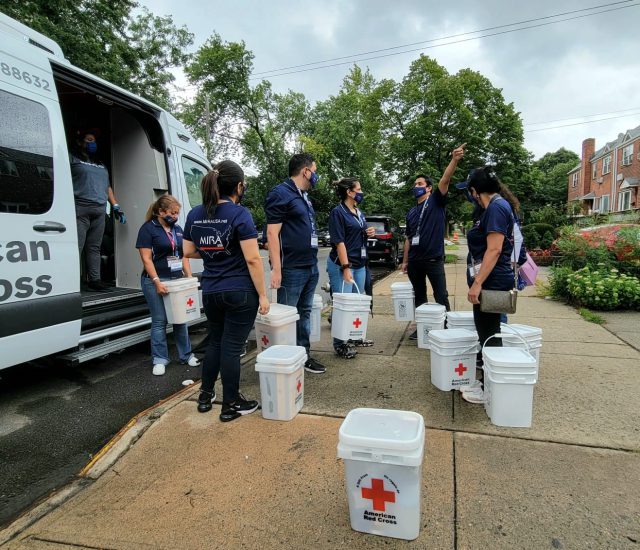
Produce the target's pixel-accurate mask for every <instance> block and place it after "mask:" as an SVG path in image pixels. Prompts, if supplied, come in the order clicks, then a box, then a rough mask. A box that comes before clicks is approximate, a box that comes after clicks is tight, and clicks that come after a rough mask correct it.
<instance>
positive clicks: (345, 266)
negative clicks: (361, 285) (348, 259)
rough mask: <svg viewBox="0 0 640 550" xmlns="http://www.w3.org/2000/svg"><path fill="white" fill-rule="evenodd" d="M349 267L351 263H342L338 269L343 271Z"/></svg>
mask: <svg viewBox="0 0 640 550" xmlns="http://www.w3.org/2000/svg"><path fill="white" fill-rule="evenodd" d="M350 268H351V264H342V265H341V266H340V271H344V270H345V269H350Z"/></svg>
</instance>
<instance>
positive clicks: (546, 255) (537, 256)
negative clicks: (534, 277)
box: [528, 248, 554, 266]
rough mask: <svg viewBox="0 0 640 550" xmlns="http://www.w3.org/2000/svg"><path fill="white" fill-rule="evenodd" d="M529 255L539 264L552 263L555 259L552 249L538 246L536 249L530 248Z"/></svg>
mask: <svg viewBox="0 0 640 550" xmlns="http://www.w3.org/2000/svg"><path fill="white" fill-rule="evenodd" d="M528 252H529V256H531V258H532V259H533V261H534V262H535V263H536V264H537V265H539V266H545V265H551V264H552V263H553V260H554V256H553V254H552V253H551V250H541V249H539V248H536V249H534V250H529V251H528Z"/></svg>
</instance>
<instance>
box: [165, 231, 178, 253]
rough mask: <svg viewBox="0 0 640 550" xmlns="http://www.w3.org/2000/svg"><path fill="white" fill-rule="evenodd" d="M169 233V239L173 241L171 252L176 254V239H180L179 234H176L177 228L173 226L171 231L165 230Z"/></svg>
mask: <svg viewBox="0 0 640 550" xmlns="http://www.w3.org/2000/svg"><path fill="white" fill-rule="evenodd" d="M165 233H166V234H167V239H169V242H170V243H171V253H172V254H173V255H174V256H175V254H176V241H177V240H178V236H177V235H176V230H175V229H174V228H173V227H172V228H171V232H169V231H165Z"/></svg>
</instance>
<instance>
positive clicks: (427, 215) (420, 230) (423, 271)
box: [402, 143, 466, 340]
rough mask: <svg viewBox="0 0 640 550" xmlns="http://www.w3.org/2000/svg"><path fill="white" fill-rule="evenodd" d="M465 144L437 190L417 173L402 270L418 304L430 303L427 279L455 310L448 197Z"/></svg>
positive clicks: (440, 300)
mask: <svg viewBox="0 0 640 550" xmlns="http://www.w3.org/2000/svg"><path fill="white" fill-rule="evenodd" d="M465 145H466V143H465V144H462V145H461V146H460V147H457V148H456V149H454V150H453V152H452V154H451V162H449V165H448V166H447V168H446V169H445V171H444V174H443V175H442V178H440V181H439V182H438V187H437V188H436V190H435V191H434V190H433V182H432V181H431V178H429V177H428V176H425V175H422V174H420V175H418V176H416V179H415V183H414V187H413V196H414V197H415V198H416V202H417V204H416V206H414V207H413V208H412V209H411V210H409V212H408V213H407V232H406V238H405V243H404V256H403V259H402V272H403V273H407V275H408V276H409V280H410V281H411V286H412V287H413V292H414V294H415V306H416V307H418V306H420V305H422V304H424V303H426V302H427V281H426V279H427V278H428V279H429V282H430V283H431V286H432V288H433V295H434V298H435V300H436V302H437V303H439V304H440V305H443V306H445V307H446V308H447V311H449V310H450V309H451V306H450V305H449V293H448V292H447V280H446V278H445V273H444V258H445V254H444V232H445V224H446V204H447V203H446V197H447V193H448V192H449V183H450V182H451V176H453V173H454V172H455V169H456V167H457V166H458V162H459V161H460V159H462V157H463V156H464V148H465ZM417 338H418V331H417V330H416V331H414V332H413V333H412V334H411V335H410V336H409V339H410V340H417Z"/></svg>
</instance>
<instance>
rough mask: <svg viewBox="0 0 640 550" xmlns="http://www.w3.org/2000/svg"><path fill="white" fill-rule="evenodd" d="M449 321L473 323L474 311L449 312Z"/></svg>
mask: <svg viewBox="0 0 640 550" xmlns="http://www.w3.org/2000/svg"><path fill="white" fill-rule="evenodd" d="M447 319H450V320H451V321H454V322H455V321H458V322H460V321H469V320H471V321H473V311H447Z"/></svg>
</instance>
